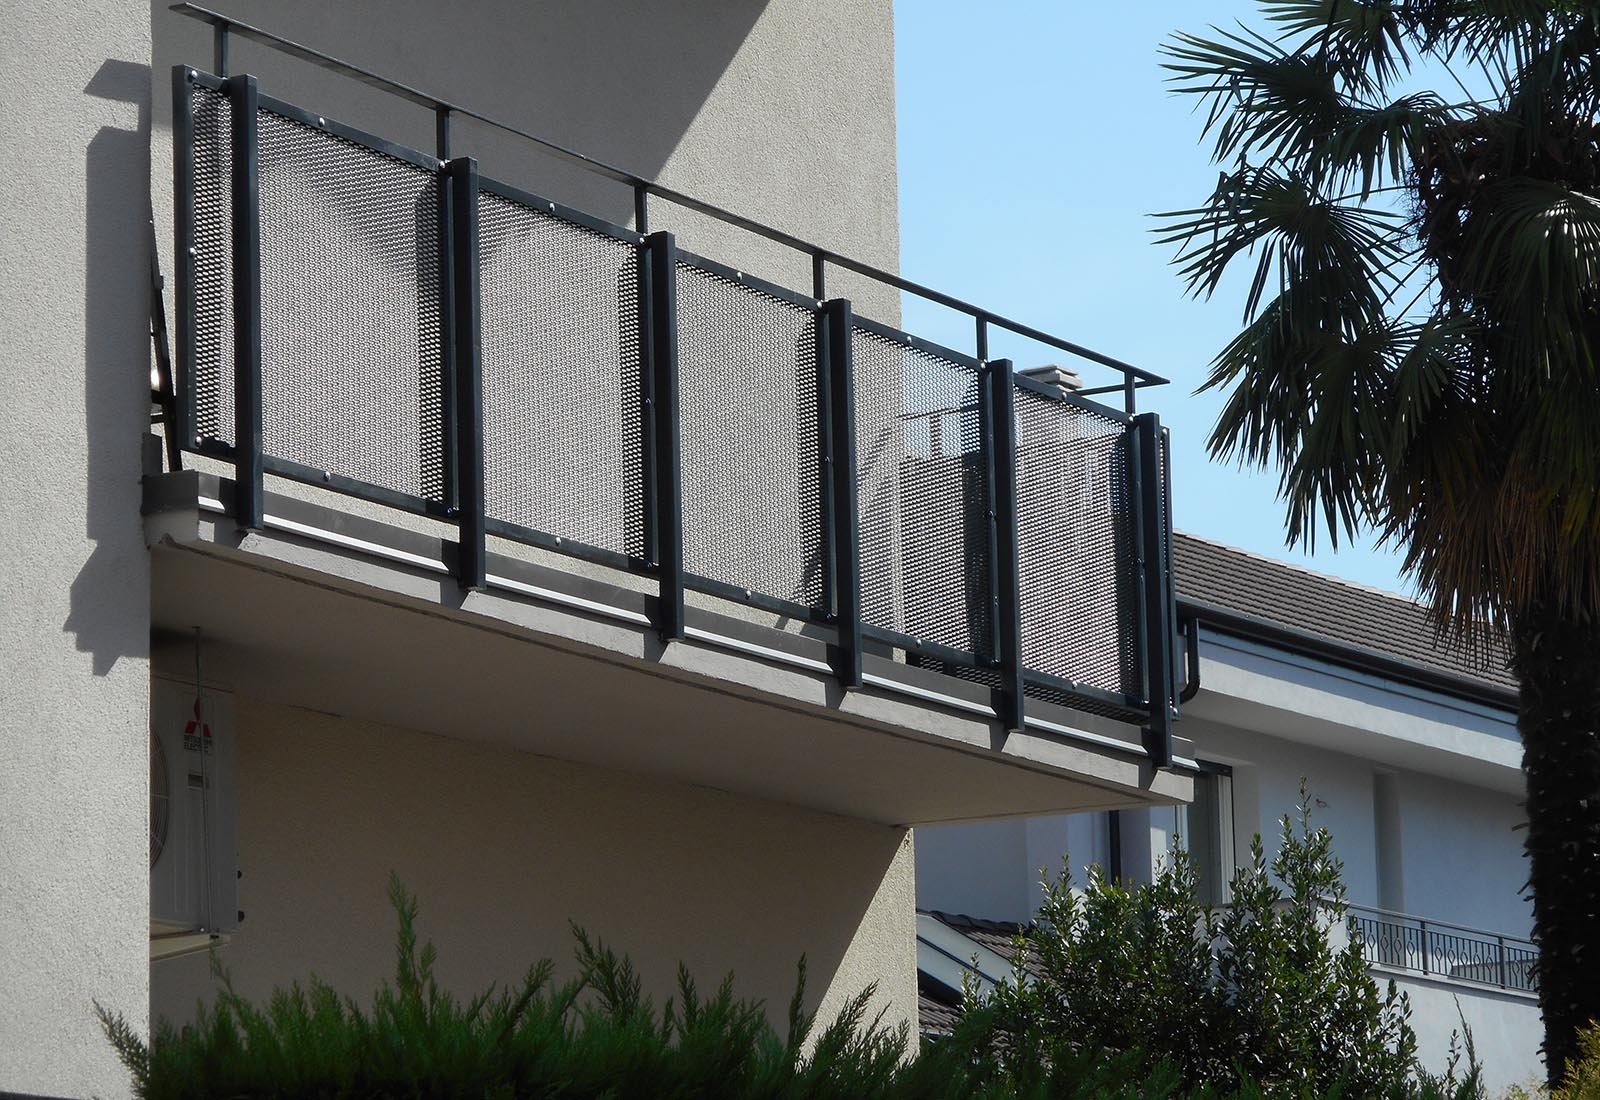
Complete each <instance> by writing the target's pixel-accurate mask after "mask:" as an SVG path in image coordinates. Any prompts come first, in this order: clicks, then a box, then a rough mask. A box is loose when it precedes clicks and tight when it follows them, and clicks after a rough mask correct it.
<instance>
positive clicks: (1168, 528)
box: [1159, 428, 1200, 718]
mask: <svg viewBox="0 0 1600 1100" xmlns="http://www.w3.org/2000/svg"><path fill="white" fill-rule="evenodd" d="M1159 435H1160V439H1161V465H1160V470H1161V518H1162V523H1161V572H1162V575H1163V576H1164V577H1165V578H1166V585H1165V588H1164V589H1163V590H1164V591H1165V593H1166V597H1167V606H1166V610H1165V613H1164V616H1163V619H1162V621H1163V623H1164V626H1163V629H1164V630H1165V631H1166V634H1167V637H1168V639H1169V641H1168V643H1167V645H1168V648H1169V652H1171V654H1172V675H1171V677H1170V678H1169V680H1168V683H1170V684H1171V685H1172V687H1171V692H1170V700H1169V701H1170V702H1171V703H1172V709H1173V716H1174V718H1176V716H1177V710H1178V704H1179V703H1180V702H1181V700H1180V698H1179V696H1178V586H1177V580H1176V577H1175V576H1174V572H1175V571H1174V569H1173V567H1172V433H1171V432H1170V431H1168V430H1167V429H1166V428H1162V429H1161V431H1160V433H1159ZM1199 638H1200V630H1199V628H1198V627H1196V628H1195V641H1196V643H1197V648H1196V655H1195V659H1194V674H1195V681H1194V682H1195V683H1196V684H1198V683H1199V682H1200V658H1199V650H1198V642H1199Z"/></svg>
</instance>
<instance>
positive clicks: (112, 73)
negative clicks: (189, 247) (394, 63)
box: [0, 0, 150, 1097]
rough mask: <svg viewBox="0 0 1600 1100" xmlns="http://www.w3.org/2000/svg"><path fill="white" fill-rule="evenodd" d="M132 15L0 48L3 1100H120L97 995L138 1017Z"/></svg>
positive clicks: (143, 396)
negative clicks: (29, 1099)
mask: <svg viewBox="0 0 1600 1100" xmlns="http://www.w3.org/2000/svg"><path fill="white" fill-rule="evenodd" d="M149 59H150V21H149V15H148V11H147V10H146V9H144V8H141V7H136V6H132V5H129V4H127V3H121V4H118V3H100V2H94V0H88V2H85V3H77V4H67V5H62V4H45V3H41V2H37V0H23V2H22V3H20V4H8V5H7V7H6V12H5V33H4V34H0V148H4V149H5V150H6V154H5V160H4V165H3V166H0V182H3V189H4V194H5V201H4V203H0V271H3V272H4V283H3V293H0V332H3V333H4V334H5V338H4V340H3V342H0V383H3V386H4V391H5V403H6V412H5V427H4V429H0V469H3V470H4V471H5V487H4V489H3V490H0V761H3V763H0V1092H6V1091H19V1092H41V1093H52V1094H58V1095H80V1096H81V1095H89V1094H90V1093H98V1094H99V1095H102V1096H107V1097H111V1096H118V1095H123V1094H125V1093H126V1092H127V1082H126V1078H125V1077H124V1076H123V1075H122V1073H121V1071H120V1069H119V1067H118V1066H117V1065H116V1062H115V1059H114V1058H113V1057H112V1054H111V1051H110V1048H109V1047H107V1046H106V1044H105V1041H104V1039H103V1038H102V1037H101V1035H100V1029H99V1026H98V1024H97V1023H96V1021H95V1019H94V1015H93V1004H92V1002H93V1000H94V999H96V998H98V999H99V1000H100V1001H101V1002H102V1003H104V1004H105V1005H107V1006H108V1007H110V1008H114V1009H117V1010H120V1011H122V1012H124V1013H126V1015H127V1016H128V1018H129V1019H130V1020H131V1021H132V1022H133V1023H134V1024H135V1025H136V1026H142V1025H143V1023H144V1019H145V1011H146V1003H147V973H148V971H147V967H146V962H145V958H146V923H145V921H146V914H147V911H148V905H149V901H148V892H149V888H148V870H147V868H148V863H149V860H148V841H147V839H146V827H145V823H146V812H147V808H148V792H147V785H148V774H149V773H148V763H147V751H148V750H147V744H148V732H147V720H146V712H147V708H148V692H149V670H148V658H147V654H148V649H149V629H150V627H149V622H150V615H149V595H148V565H147V559H146V555H145V551H144V541H143V532H142V528H141V526H140V520H139V472H140V460H139V455H140V449H139V446H140V437H141V435H142V434H143V433H144V431H145V426H144V424H143V423H142V422H143V421H144V419H145V416H146V413H147V411H148V406H147V394H148V388H149V382H148V361H149V351H148V349H149V344H150V338H149V334H148V329H147V328H146V327H145V326H146V320H145V317H146V316H147V314H146V302H147V300H148V291H147V288H148V286H149V262H148V256H149V252H148V248H147V245H146V242H147V240H148V233H149V229H148V224H147V219H148V205H147V198H148V189H147V188H146V181H147V180H148V179H149V177H150V169H149V137H148V134H149V117H150V116H149V101H150V78H149V71H148V64H149Z"/></svg>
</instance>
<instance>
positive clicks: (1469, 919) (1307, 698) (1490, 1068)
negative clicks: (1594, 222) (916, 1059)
mask: <svg viewBox="0 0 1600 1100" xmlns="http://www.w3.org/2000/svg"><path fill="white" fill-rule="evenodd" d="M1173 560H1174V570H1175V581H1176V585H1177V595H1178V611H1179V616H1180V619H1181V621H1182V623H1183V625H1184V634H1185V636H1186V638H1187V639H1189V640H1190V641H1191V643H1192V640H1193V639H1195V638H1198V643H1199V644H1198V650H1197V651H1193V652H1195V653H1196V654H1197V656H1198V685H1197V686H1196V685H1195V684H1193V683H1191V684H1190V685H1189V688H1188V689H1186V691H1185V693H1184V694H1185V697H1186V698H1185V702H1184V704H1183V718H1182V720H1181V721H1180V722H1179V724H1178V728H1179V731H1180V732H1181V733H1182V734H1183V736H1184V737H1185V738H1186V739H1188V740H1189V741H1190V742H1191V743H1192V744H1193V746H1194V753H1195V758H1196V760H1197V761H1198V763H1199V765H1200V775H1199V776H1198V777H1197V778H1196V781H1195V796H1194V799H1193V801H1192V803H1190V804H1188V805H1180V806H1175V807H1166V808H1160V809H1149V810H1138V811H1121V812H1117V813H1114V814H1089V815H1076V816H1066V817H1061V816H1047V817H1038V816H1020V817H1018V818H1016V819H1014V820H1010V821H995V822H987V823H979V824H969V825H952V826H943V827H939V828H930V829H919V830H918V831H917V901H918V905H919V906H920V907H922V908H923V909H924V910H941V911H949V912H953V913H962V914H971V915H973V916H975V917H980V918H989V919H990V920H989V922H987V923H982V922H980V923H976V924H975V923H974V921H973V918H972V917H964V918H950V917H946V916H943V915H942V914H939V915H929V914H924V916H923V918H922V920H923V921H924V924H923V925H922V926H921V927H922V928H923V930H924V932H926V930H927V928H928V927H929V925H928V924H927V922H928V921H933V920H939V921H942V923H943V924H944V926H945V927H947V928H953V929H954V930H956V931H958V932H962V933H965V934H968V935H969V937H970V938H972V939H974V940H975V941H976V942H979V943H980V944H982V945H983V946H985V947H987V948H993V946H994V942H993V939H992V936H993V933H994V931H995V929H996V928H997V927H1000V928H1002V930H1003V929H1004V928H1006V927H1010V926H1004V925H1002V926H997V925H995V924H994V923H993V921H996V920H998V921H1007V922H1012V926H1014V925H1015V924H1016V923H1018V922H1026V921H1027V920H1029V919H1030V918H1031V916H1032V915H1033V913H1034V912H1035V911H1036V910H1037V907H1038V904H1039V901H1040V894H1039V885H1038V880H1039V873H1040V869H1041V868H1043V869H1045V870H1047V871H1049V872H1051V873H1055V872H1057V871H1059V869H1060V868H1061V860H1062V857H1063V855H1066V856H1067V857H1069V858H1070V860H1071V863H1072V868H1073V872H1074V874H1075V875H1076V876H1077V878H1078V881H1080V882H1081V881H1082V870H1083V868H1084V867H1085V866H1086V865H1087V864H1089V863H1098V864H1100V865H1101V866H1103V867H1105V868H1107V869H1108V870H1109V871H1111V872H1112V873H1114V874H1121V875H1122V876H1125V877H1127V878H1130V879H1134V880H1147V879H1148V878H1149V876H1150V874H1151V873H1152V870H1153V868H1154V867H1155V866H1157V865H1158V864H1159V863H1160V861H1161V860H1163V859H1166V858H1168V857H1169V856H1170V853H1171V852H1172V849H1173V845H1174V842H1175V841H1178V840H1181V842H1182V843H1183V845H1184V846H1185V847H1186V848H1187V850H1188V851H1189V852H1190V853H1191V854H1192V856H1193V858H1194V860H1195V862H1196V866H1197V869H1198V871H1199V874H1200V878H1201V883H1202V888H1203V889H1204V890H1205V891H1206V892H1207V893H1208V895H1209V896H1210V898H1211V900H1213V901H1217V902H1221V901H1224V900H1225V899H1226V883H1227V881H1228V879H1229V877H1230V876H1231V875H1232V873H1233V870H1234V869H1235V868H1236V867H1238V866H1239V865H1240V864H1241V863H1243V862H1245V861H1247V860H1248V859H1249V858H1250V853H1249V844H1250V840H1251V838H1252V837H1253V836H1254V835H1255V834H1258V833H1259V834H1261V836H1262V838H1263V840H1264V841H1265V844H1266V848H1267V855H1268V858H1269V859H1270V857H1271V854H1272V852H1273V851H1274V850H1275V848H1276V838H1277V835H1278V831H1279V826H1278V820H1279V819H1280V818H1281V817H1282V816H1283V815H1284V814H1288V813H1293V812H1295V807H1296V804H1297V802H1298V800H1299V787H1300V783H1301V780H1302V779H1304V780H1305V782H1306V783H1307V786H1308V789H1309V793H1310V796H1311V798H1312V800H1313V805H1312V813H1313V818H1312V823H1313V825H1322V826H1326V827H1327V828H1328V829H1329V830H1331V832H1332V833H1333V838H1334V847H1335V851H1336V853H1337V854H1338V856H1339V857H1340V859H1341V860H1342V861H1343V863H1344V879H1345V883H1346V885H1347V887H1348V889H1349V896H1350V901H1351V902H1352V903H1353V908H1352V911H1351V914H1352V916H1353V917H1354V918H1355V920H1356V928H1357V931H1358V933H1359V934H1361V935H1362V936H1363V939H1364V941H1365V942H1366V944H1367V947H1366V950H1367V954H1368V958H1369V959H1370V960H1371V963H1372V970H1373V975H1374V977H1376V978H1378V979H1379V980H1380V981H1387V980H1389V979H1391V978H1392V979H1394V980H1395V981H1396V982H1397V983H1398V984H1399V986H1400V988H1402V989H1403V990H1405V991H1406V992H1407V993H1408V994H1409V995H1410V998H1411V1004H1412V1008H1413V1010H1414V1013H1415V1015H1414V1017H1413V1020H1412V1023H1413V1026H1414V1027H1415V1028H1416V1030H1417V1033H1418V1039H1419V1043H1420V1049H1421V1053H1422V1055H1423V1058H1424V1061H1425V1062H1426V1063H1427V1064H1429V1065H1430V1066H1431V1067H1432V1068H1434V1069H1440V1068H1442V1067H1443V1063H1444V1059H1445V1057H1446V1054H1447V1051H1448V1046H1449V1042H1450V1035H1451V1032H1452V1031H1453V1030H1459V1028H1460V1026H1461V1019H1462V1018H1463V1017H1464V1018H1465V1020H1466V1021H1467V1023H1468V1025H1469V1026H1470V1027H1471V1029H1472V1033H1473V1038H1474V1040H1475V1043H1476V1046H1477V1051H1478V1055H1479V1057H1480V1058H1481V1060H1482V1061H1483V1063H1484V1068H1485V1071H1486V1076H1487V1080H1488V1083H1489V1084H1490V1085H1491V1087H1493V1088H1496V1089H1499V1088H1503V1087H1505V1086H1509V1085H1511V1084H1526V1083H1528V1082H1531V1081H1537V1080H1542V1079H1543V1071H1542V1069H1541V1068H1540V1063H1539V1059H1538V1046H1539V1043H1540V1041H1541V1038H1542V1029H1541V1025H1540V1019H1539V1011H1538V1003H1537V998H1536V994H1535V992H1534V986H1533V982H1532V974H1531V964H1532V962H1533V960H1534V958H1535V954H1534V950H1535V949H1534V947H1533V945H1532V944H1531V943H1530V942H1528V939H1527V937H1528V936H1529V934H1530V931H1531V924H1532V915H1531V911H1530V908H1529V905H1528V902H1527V901H1526V900H1525V898H1524V896H1523V884H1524V882H1525V881H1526V879H1527V871H1526V867H1525V863H1524V857H1523V852H1522V837H1521V833H1520V831H1519V826H1520V824H1521V822H1522V820H1523V810H1522V804H1521V799H1522V791H1523V781H1522V772H1521V758H1522V752H1521V744H1520V742H1519V740H1518V737H1517V731H1516V727H1515V721H1516V714H1515V708H1516V685H1515V681H1514V680H1513V679H1512V677H1511V676H1510V674H1509V673H1508V672H1507V671H1506V667H1505V664H1506V662H1505V655H1504V653H1503V652H1498V651H1497V652H1493V653H1488V654H1485V655H1483V657H1482V659H1481V660H1474V659H1471V658H1469V657H1468V656H1465V655H1462V654H1460V653H1456V652H1453V651H1451V650H1450V649H1449V648H1448V647H1445V646H1441V645H1439V644H1437V642H1436V638H1435V634H1434V631H1433V628H1432V626H1431V625H1430V624H1429V622H1428V621H1427V618H1426V616H1425V614H1424V612H1423V611H1422V609H1421V608H1419V607H1417V606H1416V605H1415V604H1413V603H1411V602H1410V601H1408V600H1406V599H1403V598H1401V597H1398V596H1394V595H1390V594H1388V593H1384V592H1379V591H1376V590H1374V589H1369V588H1365V587H1362V586H1359V585H1355V584H1352V583H1349V582H1347V581H1341V580H1337V579H1335V578H1332V577H1325V576H1320V575H1318V574H1315V573H1311V572H1309V571H1307V570H1305V569H1301V568H1298V567H1295V566H1291V565H1285V564H1282V563H1279V562H1275V561H1270V560H1268V559H1265V558H1262V557H1258V556H1256V555H1253V554H1248V553H1245V552H1243V551H1240V550H1234V549H1231V548H1228V547H1225V546H1220V545H1218V544H1216V543H1212V542H1208V541H1206V540H1204V539H1200V538H1197V537H1195V536H1192V535H1186V534H1182V533H1180V534H1178V535H1176V536H1175V538H1174V544H1173ZM1185 648H1186V650H1187V649H1188V646H1187V645H1186V646H1185ZM1193 671H1194V670H1193V666H1192V665H1191V676H1192V675H1193ZM972 927H979V928H984V929H987V930H988V932H989V933H990V937H991V938H990V939H984V938H983V937H979V936H971V935H970V932H969V929H970V928H972ZM935 931H937V929H936V930H935ZM1001 938H1002V940H1003V939H1004V937H1003V936H1002V937H1001ZM963 950H964V948H962V947H961V946H960V945H956V946H955V947H954V948H950V947H949V945H946V949H945V950H944V951H934V950H933V949H932V948H931V947H930V946H929V941H928V939H927V937H926V935H925V936H924V937H923V939H922V942H921V944H920V946H919V958H922V959H923V960H924V962H927V961H928V960H929V958H930V957H943V956H944V955H945V954H951V953H953V954H955V955H957V956H960V957H963V958H965V957H966V956H965V955H963V954H962V952H963ZM922 981H923V990H924V998H925V1002H926V1001H927V1000H928V997H929V991H930V990H932V991H933V997H932V1000H933V1003H934V1006H935V1007H933V1008H931V1009H930V1010H929V1011H928V1012H927V1013H925V1016H924V1019H925V1021H926V1020H932V1021H933V1022H934V1025H935V1026H943V1024H944V1023H945V1022H947V1020H946V1014H947V1013H948V1011H949V1008H950V1005H951V1003H952V1002H951V999H950V997H949V996H948V988H949V987H948V983H947V982H946V983H944V984H943V985H941V983H940V982H939V980H938V979H937V978H935V977H932V976H931V975H930V974H929V971H928V968H927V966H924V967H923V971H922ZM941 989H942V990H944V991H945V992H944V993H943V994H941V993H940V990H941ZM1458 1005H1459V1011H1458Z"/></svg>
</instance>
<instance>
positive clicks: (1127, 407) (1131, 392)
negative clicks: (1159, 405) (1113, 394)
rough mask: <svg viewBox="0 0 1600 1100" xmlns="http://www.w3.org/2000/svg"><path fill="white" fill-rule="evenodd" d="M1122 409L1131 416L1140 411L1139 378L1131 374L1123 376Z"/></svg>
mask: <svg viewBox="0 0 1600 1100" xmlns="http://www.w3.org/2000/svg"><path fill="white" fill-rule="evenodd" d="M1122 411H1123V412H1125V413H1127V414H1128V415H1129V416H1132V415H1133V414H1134V413H1136V412H1138V411H1139V380H1138V379H1137V378H1135V377H1134V376H1133V375H1131V374H1123V376H1122Z"/></svg>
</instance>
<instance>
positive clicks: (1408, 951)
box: [1349, 905, 1539, 994]
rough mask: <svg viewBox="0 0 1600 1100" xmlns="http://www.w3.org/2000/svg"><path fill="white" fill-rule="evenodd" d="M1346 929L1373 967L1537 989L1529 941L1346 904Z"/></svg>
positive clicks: (1499, 986) (1517, 989) (1535, 954)
mask: <svg viewBox="0 0 1600 1100" xmlns="http://www.w3.org/2000/svg"><path fill="white" fill-rule="evenodd" d="M1349 921H1350V931H1351V933H1352V934H1353V935H1354V936H1355V937H1356V938H1357V940H1358V941H1359V943H1360V945H1361V955H1362V957H1363V958H1365V959H1366V960H1367V962H1368V963H1369V964H1371V965H1372V966H1373V967H1374V968H1376V969H1380V970H1391V971H1400V972H1403V973H1408V974H1420V975H1422V976H1423V977H1430V978H1435V979H1439V980H1442V981H1449V982H1460V983H1464V984H1467V985H1474V986H1492V987H1494V988H1496V989H1501V990H1506V991H1508V992H1512V993H1527V994H1537V993H1538V991H1539V948H1538V947H1537V946H1536V945H1535V944H1534V943H1532V942H1531V941H1529V940H1524V939H1519V938H1517V937H1515V936H1506V935H1503V934H1501V933H1498V932H1486V931H1483V930H1482V929H1478V928H1468V927H1465V926H1463V925H1458V924H1451V923H1449V922H1448V921H1437V920H1425V919H1423V918H1422V917H1416V916H1412V915H1410V914H1409V913H1395V912H1391V911H1390V910H1388V909H1374V908H1370V907H1365V906H1359V905H1352V906H1350V909H1349Z"/></svg>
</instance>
